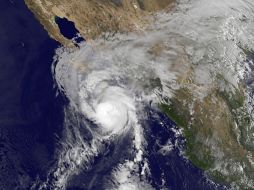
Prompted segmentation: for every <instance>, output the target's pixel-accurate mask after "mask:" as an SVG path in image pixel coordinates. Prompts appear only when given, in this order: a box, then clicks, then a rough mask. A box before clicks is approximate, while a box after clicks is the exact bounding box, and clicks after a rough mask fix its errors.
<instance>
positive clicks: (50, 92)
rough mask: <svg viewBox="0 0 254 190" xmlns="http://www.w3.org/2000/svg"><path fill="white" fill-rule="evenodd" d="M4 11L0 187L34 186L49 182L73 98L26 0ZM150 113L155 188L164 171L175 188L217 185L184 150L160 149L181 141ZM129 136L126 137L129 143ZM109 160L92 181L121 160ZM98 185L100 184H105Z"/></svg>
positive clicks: (1, 7) (0, 4)
mask: <svg viewBox="0 0 254 190" xmlns="http://www.w3.org/2000/svg"><path fill="white" fill-rule="evenodd" d="M0 15H1V17H0V26H1V27H0V189H4V190H13V189H16V188H17V189H29V187H30V186H31V184H32V183H33V182H34V181H35V180H36V178H40V179H41V180H42V181H44V180H46V177H47V174H48V170H49V169H50V168H51V166H52V165H53V164H54V163H55V161H56V160H55V158H54V151H55V148H56V146H55V144H56V143H57V141H58V140H57V139H59V138H60V139H61V131H62V126H63V125H62V124H63V119H64V118H63V117H64V116H63V107H64V105H65V104H66V102H67V100H66V99H65V98H64V97H63V96H61V95H56V94H57V93H56V92H57V89H56V88H54V81H53V79H52V74H51V64H52V59H53V56H54V50H55V49H56V48H57V46H58V45H59V44H58V43H57V42H55V41H54V40H52V39H50V38H49V36H48V34H47V32H46V31H45V30H44V29H43V27H42V26H41V25H40V24H39V22H38V21H37V20H36V19H35V18H34V16H33V14H32V13H31V12H30V11H29V10H28V9H27V8H26V6H25V4H24V2H23V1H11V0H1V1H0ZM63 25H65V24H63ZM65 26H68V25H65ZM67 30H68V27H67ZM75 32H76V31H75ZM67 33H68V31H67ZM72 34H73V33H72ZM75 35H76V33H75ZM149 113H150V114H151V115H150V117H151V120H150V121H149V122H148V124H149V125H148V126H149V128H148V129H147V131H146V138H147V141H148V148H147V158H148V161H149V163H150V166H151V172H152V178H151V182H152V184H153V186H154V187H159V186H160V184H161V178H162V173H164V179H165V180H166V185H167V186H168V187H171V189H173V190H174V189H175V190H181V189H195V190H198V189H214V187H211V186H209V185H207V183H206V182H205V179H204V175H203V171H201V170H199V169H197V168H195V167H194V166H192V165H191V164H190V163H187V162H186V161H185V160H184V159H183V158H182V157H181V156H180V155H179V152H178V149H175V150H174V151H173V152H172V154H170V155H168V156H162V155H160V154H158V153H157V152H158V151H157V147H156V142H158V141H161V143H163V142H164V141H165V140H166V139H169V138H172V141H175V140H176V139H174V134H173V133H172V132H170V130H169V129H167V127H170V126H174V124H173V123H172V122H171V121H170V120H169V119H168V118H167V117H166V116H165V115H163V114H161V115H159V117H160V119H161V120H162V121H163V122H164V124H165V126H167V127H165V128H163V127H162V126H161V125H160V124H159V122H158V120H157V119H155V118H154V115H155V114H154V113H152V112H149ZM149 113H148V114H149ZM127 140H128V139H126V141H125V140H124V139H122V142H123V144H126V142H127ZM127 144H128V143H127ZM107 146H108V148H110V149H111V151H113V152H114V155H118V157H125V156H126V155H125V154H124V151H121V154H119V151H120V148H119V147H120V146H115V145H107ZM114 146H115V147H114ZM111 151H110V152H111ZM105 159H107V160H112V159H111V157H110V156H107V157H105V155H103V156H101V157H98V158H97V160H95V166H94V169H96V171H99V172H100V173H96V174H95V172H96V171H95V170H90V171H89V172H90V173H89V172H88V173H85V174H84V175H85V176H86V177H87V179H90V178H89V176H92V175H97V176H98V184H99V183H100V181H99V179H101V178H102V177H103V175H104V174H106V173H108V172H110V171H111V169H112V166H113V165H116V164H117V161H118V160H117V159H116V160H112V165H109V164H108V165H103V167H101V166H99V165H100V163H106V161H105ZM107 163H109V162H107ZM78 179H80V180H81V181H80V182H79V183H80V184H82V183H83V182H84V181H82V179H83V178H78V176H77V180H76V182H77V181H78ZM76 184H78V183H76ZM98 184H97V185H95V186H96V187H100V186H98ZM70 189H71V188H70ZM72 189H73V188H72ZM74 189H78V186H75V188H74ZM79 189H80V188H79ZM81 189H82V188H81Z"/></svg>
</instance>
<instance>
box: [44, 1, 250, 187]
mask: <svg viewBox="0 0 254 190" xmlns="http://www.w3.org/2000/svg"><path fill="white" fill-rule="evenodd" d="M253 8H254V3H253V2H252V1H247V0H230V1H229V0H228V1H220V0H214V1H205V0H189V1H188V0H179V1H177V4H176V6H175V7H174V8H173V10H172V11H169V12H167V11H161V12H158V13H156V14H155V15H151V16H150V17H151V18H152V20H153V22H152V23H151V24H149V25H148V26H146V27H144V28H142V29H140V30H139V31H137V32H129V33H114V34H111V33H106V34H104V35H103V36H102V37H100V38H97V39H95V40H93V41H86V42H81V43H80V44H79V47H78V48H66V47H59V48H58V49H57V50H56V55H55V62H54V66H53V67H52V73H53V77H54V78H55V82H56V85H57V87H58V88H59V91H60V93H63V94H64V95H65V96H66V98H67V100H68V105H67V106H66V108H65V110H64V113H65V121H64V130H63V135H62V138H61V139H60V140H59V150H58V151H57V152H56V159H57V160H58V161H57V163H56V165H55V166H53V167H52V170H51V171H50V173H49V176H53V178H52V177H48V180H47V182H45V183H43V185H41V188H42V187H48V186H49V187H52V188H53V189H65V188H66V187H67V185H68V183H69V181H70V180H71V179H73V176H77V175H79V174H80V173H82V172H89V171H91V170H92V168H93V164H94V163H96V158H97V157H100V156H101V157H102V158H101V159H102V160H103V157H104V156H105V155H107V149H108V148H109V147H110V146H111V145H114V147H115V148H114V151H116V152H114V151H113V152H114V153H112V154H113V156H112V159H113V160H114V161H112V162H114V164H115V165H114V166H115V167H114V168H113V169H112V170H110V172H109V173H107V176H106V177H105V178H104V179H103V182H101V187H103V189H120V190H122V189H139V190H141V189H156V188H155V186H154V185H152V184H151V183H150V180H149V179H150V178H149V176H150V170H149V163H148V162H147V159H146V157H147V154H146V152H145V151H146V148H147V146H148V142H147V138H146V137H147V136H146V135H145V134H146V131H147V130H149V127H148V125H147V122H146V121H148V120H149V114H147V108H149V109H152V110H155V111H156V112H160V111H161V105H165V104H167V105H170V101H169V100H170V99H171V98H174V97H175V96H177V95H178V94H177V92H178V91H179V90H181V89H185V90H186V91H188V92H190V93H191V97H192V100H198V101H200V102H202V101H205V99H206V97H207V96H209V94H211V92H213V90H214V89H215V88H220V89H223V90H225V91H227V92H235V91H236V89H237V88H238V87H239V83H241V82H242V81H245V80H246V79H247V78H248V77H250V75H249V73H250V70H251V68H250V67H249V64H248V63H246V60H248V53H247V52H251V51H252V49H253V47H254V46H253V43H254V39H253V38H254V34H253V31H254V25H253V19H254V14H253V11H252V9H253ZM218 76H220V78H223V81H227V82H224V83H218ZM225 83H227V85H225ZM244 94H245V96H246V97H248V98H247V99H248V100H249V101H250V102H252V101H253V100H252V96H251V93H250V88H248V87H246V89H244ZM179 96H180V95H179ZM213 101H215V102H216V101H217V100H216V99H214V100H213ZM245 103H246V102H245ZM207 104H208V103H207ZM185 105H186V106H185V107H184V108H185V109H187V110H191V111H190V113H194V112H195V110H197V108H195V106H194V104H192V106H191V105H190V104H187V103H186V104H185ZM220 106H222V108H221V109H226V108H223V105H220ZM245 107H246V109H245V111H246V113H251V112H252V110H251V108H250V107H249V106H248V104H247V103H246V104H245ZM210 114H211V115H212V114H213V113H212V112H210ZM154 115H156V114H154ZM190 118H192V117H191V116H190ZM190 120H191V119H190ZM214 120H216V118H214ZM191 121H192V120H191ZM251 121H252V120H251ZM157 122H159V121H157ZM201 122H202V121H201ZM225 122H226V121H225ZM161 126H163V124H161ZM244 131H245V132H244ZM251 131H253V127H252V125H250V126H249V127H248V128H245V129H243V131H242V132H240V129H239V128H237V125H236V128H235V133H236V134H237V135H238V136H240V137H239V138H241V135H243V134H244V135H245V137H242V138H245V139H247V140H246V142H241V143H243V144H244V145H243V147H244V146H245V145H246V146H247V145H249V146H251V147H253V133H252V132H251ZM222 132H223V131H222ZM218 133H219V132H218ZM218 133H215V134H214V136H213V137H214V138H211V139H202V140H203V141H207V143H208V144H209V146H210V147H211V154H213V155H215V157H216V161H215V163H214V165H213V168H212V169H211V171H215V170H216V171H220V172H221V173H222V174H223V175H230V173H234V175H236V176H238V177H239V178H238V179H237V181H236V182H235V183H234V184H231V185H232V187H234V188H236V189H239V188H240V187H243V186H244V187H246V188H250V187H253V186H254V181H253V173H251V172H246V171H245V170H246V168H247V167H248V166H249V165H250V166H251V167H253V161H254V160H253V154H252V153H251V150H250V149H248V148H246V149H245V148H243V149H244V151H246V154H248V155H249V157H248V158H249V159H248V160H244V161H239V160H238V159H237V158H232V159H227V158H228V157H225V155H226V154H227V153H225V152H223V150H222V149H220V146H217V144H216V143H218V142H219V143H220V141H218V140H217V139H218V138H217V136H216V135H218V136H219V135H220V134H218ZM174 135H175V136H177V137H178V136H183V133H182V130H181V129H179V128H176V129H174ZM237 135H236V136H237ZM168 143H169V144H167V146H166V148H165V147H164V148H163V149H162V150H161V151H162V152H164V153H165V151H166V152H167V151H168V152H170V151H171V149H173V148H172V147H174V148H176V149H177V147H178V149H179V155H181V156H182V157H184V160H185V161H186V162H188V161H187V160H188V159H187V158H186V157H185V156H184V153H183V152H184V148H183V147H181V146H180V144H181V143H180V144H179V146H178V145H176V144H172V142H171V143H170V142H168ZM241 146H242V145H241ZM117 147H118V148H117ZM164 153H163V154H164ZM165 154H166V153H165ZM119 155H120V156H119ZM121 156H122V158H121ZM105 157H106V156H105ZM105 159H106V160H107V158H105ZM225 159H227V160H225ZM226 161H227V162H228V163H226ZM107 164H108V161H105V167H107ZM137 171H141V172H140V173H139V174H137V173H138V172H137ZM204 178H205V179H206V181H207V183H210V185H211V186H212V187H213V188H214V189H215V188H216V187H217V186H216V184H215V183H212V182H211V181H210V182H209V177H207V176H206V175H205V176H204ZM162 180H163V179H162ZM90 183H91V184H90ZM90 183H88V184H90V186H89V185H88V187H87V189H92V184H93V180H92V179H91V182H90ZM160 187H161V189H163V188H165V189H167V187H166V186H165V184H164V185H163V183H162V184H161V186H160Z"/></svg>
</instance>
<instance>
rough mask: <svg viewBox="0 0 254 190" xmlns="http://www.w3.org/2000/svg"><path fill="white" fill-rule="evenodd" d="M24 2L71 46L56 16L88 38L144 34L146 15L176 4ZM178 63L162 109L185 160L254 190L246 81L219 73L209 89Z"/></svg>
mask: <svg viewBox="0 0 254 190" xmlns="http://www.w3.org/2000/svg"><path fill="white" fill-rule="evenodd" d="M25 1H26V4H27V6H28V7H29V8H30V10H31V11H32V12H33V13H34V15H35V16H36V18H37V19H38V20H39V21H40V22H41V24H42V25H43V26H44V28H45V29H46V30H47V31H48V33H49V35H50V36H51V37H52V38H54V39H55V40H57V41H59V42H60V43H62V44H63V45H66V46H69V45H70V44H71V43H72V42H71V41H70V40H69V39H66V38H65V37H64V36H63V35H62V34H61V33H60V30H59V28H58V25H57V24H56V23H55V17H56V16H57V17H61V18H67V19H68V20H70V21H73V22H74V23H75V26H76V28H77V29H78V31H79V32H80V34H81V35H82V36H83V37H84V38H85V39H87V40H89V39H95V38H96V37H98V36H100V35H104V34H105V33H106V34H107V33H109V34H111V33H114V32H121V33H125V32H129V31H137V32H139V31H142V29H143V26H144V25H146V24H147V23H149V22H150V21H149V20H146V19H144V18H145V16H147V15H150V14H152V13H154V12H156V11H158V10H162V9H165V10H170V9H171V8H172V7H173V5H174V1H173V0H133V1H129V0H90V1H89V0H76V1H69V0H54V1H49V0H25ZM162 49H163V47H161V46H160V44H157V45H155V46H154V47H152V48H151V50H150V52H151V54H153V55H154V56H155V57H158V56H160V53H161V51H162ZM178 64H182V65H181V66H180V67H179V66H178V67H176V69H178V70H177V71H178V72H179V76H178V79H177V83H178V86H180V88H178V89H176V90H175V92H174V96H173V97H172V98H171V99H168V100H165V102H167V103H163V104H161V105H159V106H160V108H161V110H162V111H163V112H164V113H166V114H167V115H168V116H169V117H170V118H171V119H172V120H173V121H175V123H176V124H177V125H178V126H179V127H182V128H183V130H184V136H185V138H186V152H185V155H186V157H188V158H189V159H190V160H191V162H192V163H193V164H194V165H196V166H197V167H199V168H202V169H204V170H206V171H207V172H208V174H209V175H210V176H212V177H213V178H214V179H215V180H217V181H222V182H224V183H225V182H226V183H228V184H231V185H232V183H233V184H237V185H238V186H241V187H243V189H250V188H253V183H254V182H253V180H251V179H254V164H253V163H254V159H253V158H254V149H253V146H251V145H249V144H248V143H247V142H246V138H247V135H246V134H247V129H248V127H249V126H250V123H251V116H250V114H249V112H248V110H247V106H246V98H245V97H246V94H245V93H246V92H245V89H246V87H245V84H244V83H243V82H242V81H240V82H239V83H238V84H237V85H233V84H230V83H229V81H227V80H226V79H225V78H224V77H223V75H220V74H218V75H216V76H215V80H214V81H213V82H212V83H211V84H210V85H209V88H208V87H207V86H206V85H204V84H199V83H196V82H195V79H194V76H195V74H194V69H193V66H192V65H191V63H189V60H188V57H187V55H186V54H184V52H183V55H182V58H181V60H179V62H178ZM179 68H180V69H179ZM181 68H182V69H181ZM204 91H205V92H206V93H204V94H203V97H202V98H200V96H199V94H200V93H201V94H202V93H203V92H204Z"/></svg>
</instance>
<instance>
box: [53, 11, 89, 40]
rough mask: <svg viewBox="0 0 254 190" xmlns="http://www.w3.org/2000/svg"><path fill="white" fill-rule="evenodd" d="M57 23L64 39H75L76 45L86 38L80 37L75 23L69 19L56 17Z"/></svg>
mask: <svg viewBox="0 0 254 190" xmlns="http://www.w3.org/2000/svg"><path fill="white" fill-rule="evenodd" d="M55 22H56V24H57V25H58V27H59V29H60V32H61V34H62V35H63V36H64V37H66V38H68V39H70V40H71V39H74V41H75V42H76V43H80V42H82V41H84V38H83V37H81V36H80V35H79V31H78V30H77V28H76V27H75V24H74V22H72V21H69V20H68V19H67V18H60V17H58V16H56V17H55Z"/></svg>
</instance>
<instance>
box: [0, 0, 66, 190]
mask: <svg viewBox="0 0 254 190" xmlns="http://www.w3.org/2000/svg"><path fill="white" fill-rule="evenodd" d="M0 15H1V16H0V189H5V190H9V189H10V190H12V189H15V187H19V189H22V188H23V189H27V188H28V186H29V185H30V182H31V181H32V180H34V179H35V178H36V176H38V175H39V176H40V177H41V178H45V175H46V173H47V170H48V169H49V167H50V165H51V164H52V162H53V160H54V159H53V155H54V154H53V152H54V148H55V147H54V143H55V138H56V137H55V136H56V135H57V134H60V131H61V123H62V119H63V117H62V116H63V115H62V102H63V99H62V98H61V97H60V96H58V97H56V89H54V84H53V80H52V76H51V63H52V57H53V55H54V50H55V48H56V47H57V46H58V45H59V44H58V43H57V42H55V41H54V40H52V39H50V38H49V36H48V34H47V32H46V31H44V29H43V27H42V26H41V25H40V24H39V22H38V21H37V20H36V19H35V18H34V16H33V14H32V13H31V12H30V11H29V10H28V9H27V8H26V6H25V4H24V2H23V1H21V0H18V1H11V0H1V1H0Z"/></svg>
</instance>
